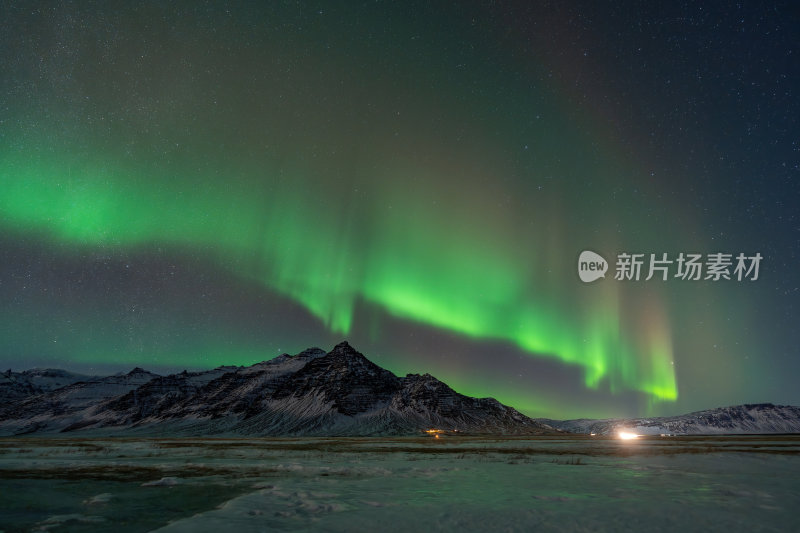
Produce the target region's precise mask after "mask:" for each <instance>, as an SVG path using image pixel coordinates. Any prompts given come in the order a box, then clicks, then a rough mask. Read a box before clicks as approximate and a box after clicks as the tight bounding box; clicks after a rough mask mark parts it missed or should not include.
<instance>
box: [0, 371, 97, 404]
mask: <svg viewBox="0 0 800 533" xmlns="http://www.w3.org/2000/svg"><path fill="white" fill-rule="evenodd" d="M87 379H91V377H90V376H85V375H83V374H74V373H72V372H67V371H66V370H57V369H53V368H34V369H31V370H25V371H24V372H12V371H11V370H8V371H6V372H0V405H5V404H7V403H9V402H12V401H18V400H22V399H24V398H28V397H30V396H35V395H37V394H42V393H44V392H49V391H51V390H55V389H58V388H61V387H65V386H67V385H71V384H72V383H76V382H78V381H85V380H87Z"/></svg>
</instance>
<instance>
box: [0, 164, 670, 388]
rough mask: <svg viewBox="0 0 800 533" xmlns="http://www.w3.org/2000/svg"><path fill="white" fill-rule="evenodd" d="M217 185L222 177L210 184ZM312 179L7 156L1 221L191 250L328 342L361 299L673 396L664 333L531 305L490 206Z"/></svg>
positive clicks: (537, 294)
mask: <svg viewBox="0 0 800 533" xmlns="http://www.w3.org/2000/svg"><path fill="white" fill-rule="evenodd" d="M43 154H45V155H43ZM225 172H229V173H230V176H231V177H230V178H227V179H226V178H222V177H217V176H219V175H224V174H225ZM315 172H316V171H315V170H314V169H313V168H305V169H302V168H294V169H288V168H285V167H278V166H277V165H275V166H274V167H273V168H270V167H269V166H261V167H260V168H259V169H258V170H257V171H256V170H246V171H242V170H241V169H230V168H223V169H222V170H220V171H219V173H218V174H217V175H214V176H212V177H209V175H205V174H203V173H202V172H199V171H192V172H187V171H186V170H185V169H183V168H178V169H170V170H165V169H164V168H159V167H158V166H157V165H155V164H153V165H152V166H148V167H143V166H141V165H140V166H138V167H136V168H125V167H124V166H123V165H120V164H115V163H114V162H113V161H110V160H108V159H104V158H101V157H93V158H87V157H84V158H80V159H79V158H76V157H70V156H65V155H62V154H56V153H47V152H41V151H40V152H34V151H23V150H18V151H16V152H13V153H8V154H5V155H3V156H2V159H1V160H0V183H2V193H0V216H1V217H2V218H0V221H2V223H3V224H5V225H6V226H8V227H9V228H13V229H15V230H17V231H20V230H21V231H34V232H44V233H45V234H48V235H49V236H50V237H51V238H55V239H58V240H59V241H62V242H64V243H67V244H76V245H77V244H80V245H90V246H117V247H142V248H145V249H146V248H147V247H152V246H174V247H176V248H181V249H187V248H188V249H194V250H197V251H198V253H200V254H202V255H203V256H210V257H214V258H215V259H216V260H217V261H219V262H220V263H221V264H222V265H224V266H225V267H226V268H229V269H230V270H231V271H233V272H234V273H235V274H237V275H240V276H242V277H246V278H250V279H256V280H258V281H259V282H261V283H263V284H264V285H265V286H268V287H270V288H272V289H274V290H277V291H279V292H281V293H283V294H285V295H287V296H289V297H291V298H292V299H294V300H295V301H297V302H299V303H301V304H302V305H303V306H305V307H306V308H307V309H308V311H309V312H311V313H312V314H313V315H315V316H317V317H318V318H319V319H320V320H322V321H323V322H324V323H325V324H326V326H327V327H328V328H329V329H330V330H331V331H333V332H338V333H342V334H348V332H350V330H351V328H352V326H353V322H354V320H355V319H356V318H357V317H355V316H354V309H355V306H356V303H357V302H358V301H359V300H363V301H365V302H368V303H372V304H376V305H378V306H380V307H381V308H383V309H385V310H386V311H387V312H388V313H390V314H392V315H395V316H397V317H400V318H404V319H409V320H413V321H417V322H421V323H425V324H428V325H431V326H435V327H438V328H443V329H446V330H450V331H453V332H457V333H459V334H462V335H466V336H470V337H474V338H480V339H497V340H505V341H510V342H512V343H514V344H516V345H518V346H519V347H521V348H523V349H524V350H526V351H528V352H530V353H531V354H536V355H539V356H544V357H551V358H558V359H559V360H561V361H563V362H565V363H567V364H571V365H579V366H580V367H582V368H583V369H584V372H585V374H584V375H585V385H586V387H588V388H593V389H594V388H598V387H600V386H602V384H603V383H604V382H607V383H608V384H609V386H610V387H611V390H612V392H617V391H622V390H637V391H641V392H644V393H646V394H648V395H650V397H652V398H653V399H656V400H675V399H676V398H677V388H676V383H675V376H674V372H673V370H672V368H671V366H670V360H671V346H670V344H669V342H668V337H669V336H668V334H667V333H665V332H664V331H662V330H663V328H662V329H658V325H656V326H654V328H656V330H657V332H658V333H659V334H658V335H653V336H651V337H650V338H644V339H638V340H637V339H633V340H630V339H623V338H621V337H622V335H621V330H622V327H621V324H620V321H619V318H618V310H617V304H616V303H615V295H614V294H613V293H608V294H605V295H604V296H603V297H602V298H598V299H597V301H595V302H590V303H589V304H588V305H586V306H584V309H582V310H581V311H580V313H575V312H573V311H570V309H571V308H569V307H568V306H566V305H565V304H564V303H563V302H561V301H559V300H558V299H554V298H552V297H549V296H542V295H546V294H552V293H553V291H552V290H551V289H552V288H549V287H546V286H545V284H544V282H543V281H542V280H541V279H540V280H538V281H537V278H536V274H537V270H538V266H539V265H540V263H541V261H542V260H541V259H540V258H538V257H537V256H536V255H535V254H537V253H541V254H544V253H545V252H546V251H547V250H542V251H539V250H536V249H535V244H536V243H537V241H536V240H535V239H534V240H533V241H531V242H532V243H533V244H531V245H530V246H527V245H526V246H520V245H519V244H518V243H515V242H513V241H514V239H513V238H507V237H506V238H497V236H498V235H503V233H504V232H510V231H513V230H511V229H509V227H506V226H504V224H503V222H502V220H503V218H502V216H501V215H502V213H500V212H499V211H497V210H496V209H495V208H490V207H489V208H485V210H480V209H478V208H479V207H480V206H481V198H480V192H476V191H475V190H471V189H470V188H469V187H467V186H465V191H464V196H463V198H462V197H459V198H460V201H459V202H458V203H457V204H456V203H453V202H450V203H448V202H447V192H441V191H440V192H438V193H437V191H428V192H429V193H430V194H422V195H420V194H418V193H415V194H412V193H411V192H409V191H405V192H404V191H402V190H398V189H397V188H392V187H389V186H385V185H384V186H382V187H381V186H372V187H371V188H370V187H369V186H368V185H364V184H362V186H363V187H367V188H368V190H369V192H370V194H371V196H370V197H369V199H368V200H366V201H355V200H353V199H352V198H349V197H348V196H347V193H345V192H343V191H345V190H346V189H347V187H344V186H340V184H338V183H337V184H334V185H331V184H325V183H324V182H322V181H320V180H318V179H316V177H315V175H314V174H315ZM276 176H279V177H280V179H278V178H276ZM374 181H376V182H379V183H387V182H391V183H398V181H397V180H374ZM399 183H403V182H402V181H400V182H399ZM420 198H422V199H420ZM430 198H433V199H434V200H435V199H441V200H442V202H441V203H439V204H437V205H435V206H434V205H431V204H430V203H429V202H428V201H429V199H430ZM464 205H466V206H467V207H468V208H474V209H472V210H470V209H465V208H464ZM549 252H551V253H552V250H550V251H549ZM537 283H538V286H537ZM555 294H558V292H557V291H556V292H555ZM567 297H568V295H567ZM631 337H636V335H633V334H631Z"/></svg>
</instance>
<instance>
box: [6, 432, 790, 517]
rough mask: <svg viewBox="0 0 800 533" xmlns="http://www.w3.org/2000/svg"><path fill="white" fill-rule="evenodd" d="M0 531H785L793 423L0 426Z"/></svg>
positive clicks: (788, 503) (788, 510) (787, 513)
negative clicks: (208, 428)
mask: <svg viewBox="0 0 800 533" xmlns="http://www.w3.org/2000/svg"><path fill="white" fill-rule="evenodd" d="M0 495H2V496H0V498H2V500H1V501H2V511H0V530H2V531H106V530H112V529H113V531H115V532H116V533H122V532H127V531H152V530H158V531H164V532H184V531H185V532H190V531H192V532H194V531H209V532H211V531H236V532H237V533H245V532H248V531H372V530H381V531H413V530H418V531H456V530H458V531H476V532H478V531H531V530H534V529H535V530H537V531H678V530H682V531H726V532H730V531H748V532H750V531H798V530H800V514H798V513H797V509H796V506H797V502H798V501H800V436H736V437H678V438H670V437H640V438H638V439H632V440H625V441H623V440H617V439H611V438H600V437H595V438H589V437H580V436H575V437H538V438H501V439H491V438H477V437H463V436H449V437H444V436H443V437H442V438H431V437H425V438H313V439H256V438H253V439H107V438H96V439H55V438H53V439H40V438H6V439H0Z"/></svg>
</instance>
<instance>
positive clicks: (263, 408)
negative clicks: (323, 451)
mask: <svg viewBox="0 0 800 533" xmlns="http://www.w3.org/2000/svg"><path fill="white" fill-rule="evenodd" d="M619 431H626V432H630V433H636V434H640V435H653V434H655V435H658V434H670V435H692V434H744V433H800V408H798V407H792V406H776V405H772V404H756V405H739V406H733V407H724V408H718V409H711V410H707V411H699V412H695V413H690V414H687V415H681V416H673V417H660V418H632V419H605V420H593V419H578V420H551V419H544V418H539V419H532V418H529V417H527V416H525V415H523V414H521V413H519V412H518V411H516V410H515V409H513V408H511V407H509V406H506V405H503V404H501V403H500V402H498V401H497V400H495V399H493V398H471V397H469V396H465V395H463V394H459V393H458V392H456V391H454V390H453V389H451V388H450V387H448V386H447V385H446V384H445V383H443V382H441V381H439V380H438V379H436V378H435V377H433V376H431V375H429V374H423V375H419V374H408V375H406V376H405V377H398V376H396V375H394V374H393V373H392V372H390V371H388V370H386V369H384V368H381V367H379V366H378V365H376V364H374V363H372V362H371V361H369V360H368V359H367V358H366V357H364V355H363V354H361V353H359V352H358V351H356V350H355V349H354V348H353V347H352V346H350V345H349V344H348V343H347V342H342V343H340V344H338V345H336V346H335V347H334V348H333V349H332V350H331V351H329V352H325V351H324V350H321V349H319V348H309V349H307V350H305V351H303V352H301V353H299V354H297V355H289V354H283V355H280V356H278V357H276V358H274V359H271V360H269V361H264V362H261V363H257V364H255V365H252V366H247V367H235V366H221V367H218V368H215V369H212V370H207V371H203V372H187V371H183V372H181V373H178V374H171V375H167V376H161V375H157V374H154V373H151V372H148V371H146V370H143V369H141V368H134V369H133V370H131V371H130V372H128V373H127V374H124V373H121V374H115V375H113V376H105V377H101V376H87V375H82V374H75V373H72V372H68V371H65V370H56V369H46V370H39V369H34V370H26V371H24V372H12V371H11V370H8V371H6V372H2V373H0V436H8V435H28V434H71V433H81V434H91V435H126V436H128V435H130V436H135V435H138V436H212V435H219V436H229V435H251V436H377V435H382V436H383V435H421V434H424V433H425V432H428V433H434V434H439V433H459V434H482V435H486V434H492V435H546V434H549V435H552V434H564V433H585V434H596V435H615V434H617V433H618V432H619Z"/></svg>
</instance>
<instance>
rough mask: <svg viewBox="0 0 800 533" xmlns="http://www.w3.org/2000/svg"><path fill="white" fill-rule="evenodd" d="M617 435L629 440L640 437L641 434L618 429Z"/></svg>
mask: <svg viewBox="0 0 800 533" xmlns="http://www.w3.org/2000/svg"><path fill="white" fill-rule="evenodd" d="M617 436H618V437H619V438H621V439H622V440H631V439H636V438H639V437H641V435H638V434H636V433H631V432H630V431H620V432H619V433H617Z"/></svg>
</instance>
